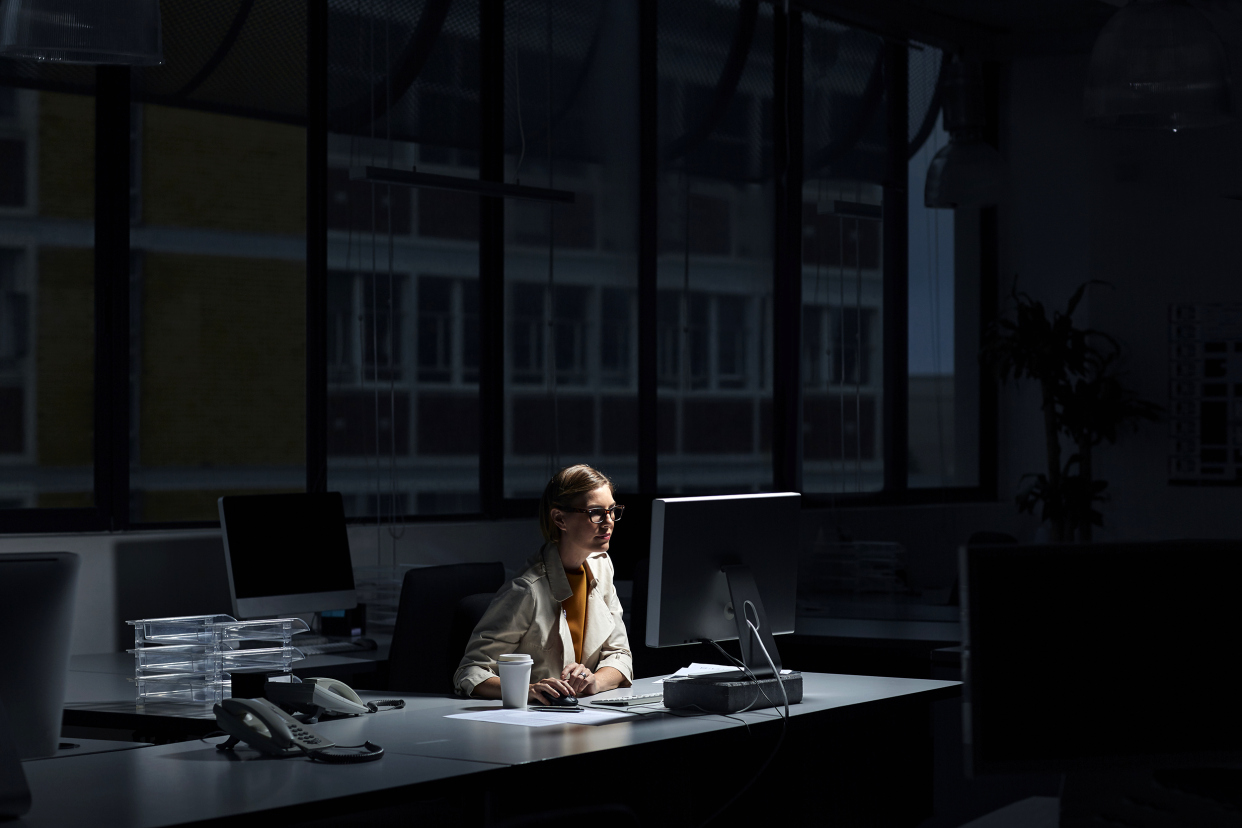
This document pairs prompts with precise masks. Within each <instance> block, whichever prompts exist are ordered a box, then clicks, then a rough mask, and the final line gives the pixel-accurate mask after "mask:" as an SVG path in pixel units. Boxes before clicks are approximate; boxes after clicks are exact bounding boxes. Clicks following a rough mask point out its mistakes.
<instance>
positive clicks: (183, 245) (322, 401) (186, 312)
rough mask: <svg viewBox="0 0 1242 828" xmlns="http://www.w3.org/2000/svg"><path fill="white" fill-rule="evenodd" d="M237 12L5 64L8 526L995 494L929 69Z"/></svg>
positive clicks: (300, 7)
mask: <svg viewBox="0 0 1242 828" xmlns="http://www.w3.org/2000/svg"><path fill="white" fill-rule="evenodd" d="M250 5H251V4H242V6H241V7H239V8H238V9H232V7H229V8H225V7H223V6H213V5H212V4H199V6H194V7H193V8H188V7H187V8H185V9H181V8H177V9H176V10H175V11H170V13H169V17H168V19H167V20H166V26H165V29H166V31H165V47H166V57H167V63H166V65H165V66H163V67H159V68H156V69H150V70H141V71H138V70H134V71H133V72H132V73H131V72H130V71H129V70H123V69H117V68H115V67H110V68H104V69H100V70H98V72H97V71H96V70H95V69H94V68H89V67H88V68H80V69H75V68H66V67H53V68H50V69H49V68H44V67H35V66H33V65H31V66H27V65H24V64H22V65H17V64H14V65H13V66H10V65H9V64H8V63H6V64H4V65H3V66H0V81H2V82H0V526H2V527H4V528H10V527H12V528H16V529H23V528H24V529H32V528H40V529H41V528H45V527H49V526H53V525H63V526H64V527H65V528H69V527H70V526H90V527H94V528H112V529H117V528H126V527H129V526H134V525H153V524H189V523H195V522H197V523H201V524H206V523H210V522H212V521H213V520H214V519H215V515H216V505H215V504H216V499H217V498H218V497H219V496H220V495H222V494H229V493H239V492H266V491H289V490H302V489H306V488H310V489H330V490H338V491H341V492H342V493H343V494H344V495H345V500H346V508H347V513H348V514H349V516H350V517H352V518H355V519H365V520H373V519H378V520H379V521H380V522H391V523H392V524H393V527H392V528H393V531H394V532H396V531H398V530H397V527H396V525H395V524H396V523H399V522H400V520H402V519H404V518H405V517H406V516H427V517H453V516H470V515H479V514H483V515H487V516H492V517H497V516H502V515H507V514H528V513H529V507H530V502H529V501H530V499H532V498H534V497H537V496H538V495H539V493H540V491H541V489H542V486H543V485H544V483H545V481H546V480H547V478H548V476H549V475H550V473H552V472H553V471H554V470H555V469H556V468H558V467H559V466H563V465H567V464H570V463H575V462H586V463H591V464H593V465H596V466H598V467H600V468H601V469H603V470H604V471H605V472H607V473H608V474H610V475H611V476H612V478H613V479H614V480H615V481H616V482H617V483H618V485H619V487H620V489H621V490H622V491H623V492H625V493H627V494H631V493H633V494H641V495H648V496H649V495H655V494H698V493H722V492H747V491H767V490H773V489H775V488H782V489H783V488H789V487H794V486H798V487H800V488H801V490H802V491H803V492H804V493H805V494H806V495H807V502H808V503H814V502H831V501H834V500H835V501H838V502H839V501H840V500H842V499H847V498H848V499H853V500H854V502H874V501H877V500H881V499H889V500H891V499H898V500H900V499H903V498H906V497H914V498H918V497H920V496H921V495H920V493H919V492H917V491H912V490H919V489H933V490H941V491H943V490H949V489H957V490H961V491H959V493H958V494H956V495H954V496H961V497H970V496H977V495H980V494H982V493H983V491H984V489H985V488H986V487H987V485H988V483H989V481H987V480H985V479H983V477H982V476H981V474H980V468H981V463H983V462H984V461H985V459H986V457H985V455H986V454H987V446H986V445H984V444H982V443H981V442H980V438H979V436H978V432H979V429H978V425H979V423H980V418H979V408H980V405H981V395H980V383H981V377H980V372H979V370H978V366H977V364H976V363H975V353H976V352H977V348H978V336H979V331H978V328H979V321H980V317H981V314H980V308H981V307H982V306H983V305H984V304H986V303H985V302H984V300H983V299H981V296H982V293H983V291H982V289H981V284H982V283H983V281H984V279H983V278H982V275H981V273H982V266H981V265H980V262H981V261H982V259H981V258H980V256H979V255H978V251H979V250H980V248H981V247H982V246H983V245H984V243H985V241H986V240H987V239H988V238H989V237H988V233H990V232H994V227H993V225H994V222H991V223H989V219H988V217H987V216H986V215H985V214H982V213H980V212H979V211H974V212H971V211H960V210H959V211H957V212H956V214H954V213H952V212H945V211H928V210H925V209H924V208H923V207H922V206H921V202H922V198H921V193H922V189H923V180H924V176H925V172H926V169H927V165H928V163H929V161H930V158H931V156H932V155H933V154H934V153H935V152H936V150H937V149H939V148H940V147H941V146H943V145H944V142H945V141H946V140H947V136H946V135H945V133H944V132H943V131H942V130H941V129H940V128H939V126H938V111H939V103H938V101H939V97H938V95H937V92H936V90H937V88H938V82H939V78H940V75H941V69H940V67H941V52H940V51H939V50H938V49H936V48H933V47H930V46H925V45H922V44H910V45H909V46H908V47H906V46H901V45H898V43H897V42H896V41H893V40H889V39H886V38H885V37H884V36H883V35H882V34H879V33H875V32H872V31H866V30H862V29H859V28H855V27H851V26H849V25H846V24H845V23H842V22H840V21H838V20H830V19H827V18H823V17H820V16H817V15H816V14H814V13H812V12H809V11H805V10H798V9H794V10H792V11H786V10H785V7H784V6H783V5H781V4H772V3H764V2H758V0H685V2H678V3H660V2H656V0H637V2H633V3H629V2H614V1H613V0H512V1H511V2H504V3H499V2H483V3H456V2H449V0H412V2H408V3H401V4H391V3H390V4H348V3H330V4H312V5H311V6H309V7H307V6H306V5H305V4H302V3H297V2H293V0H272V2H271V3H267V4H259V5H256V6H255V7H254V8H253V9H251V8H250ZM200 6H201V8H200ZM308 9H309V12H308ZM308 15H309V16H308ZM276 32H280V33H281V34H280V35H279V36H277V35H276V34H275V33H276ZM303 34H305V37H303V36H302V35H303ZM303 61H304V62H303ZM14 67H16V68H14ZM109 78H111V80H110V81H109V80H107V79H109ZM903 79H904V80H903ZM105 81H107V82H106V83H105ZM6 83H7V84H8V85H7V86H6V85H4V84H6ZM97 83H98V85H97ZM903 83H904V87H903ZM53 90H54V91H53ZM98 113H103V114H98ZM97 120H99V124H97V123H96V121H97ZM903 135H904V139H903ZM97 159H99V160H101V161H102V163H103V164H104V166H102V167H99V168H96V160H97ZM118 171H119V172H118ZM377 171H378V172H377ZM386 171H387V172H386ZM120 172H124V173H125V175H121V174H120ZM427 174H430V176H433V177H438V178H432V177H428V175H427ZM385 176H387V179H385ZM96 181H99V182H103V183H102V184H100V185H99V186H98V187H97V186H96V183H95V182H96ZM567 193H568V194H572V195H571V197H566V194H567ZM97 203H99V204H103V203H107V204H109V205H111V206H110V207H109V208H108V209H107V210H103V209H101V210H98V211H97V210H96V204H97ZM126 204H127V205H128V210H125V209H124V206H125V205H126ZM96 212H99V213H100V215H96ZM990 227H991V228H992V229H989V228H990ZM97 252H98V255H96V253H97ZM126 261H127V262H128V267H127V268H126V267H125V266H124V264H125V262H126ZM49 507H50V508H49ZM52 512H55V513H56V515H57V516H58V517H57V519H56V521H53V520H50V519H47V516H48V515H49V514H51V513H52ZM36 513H42V517H37V516H36ZM64 516H69V517H74V520H76V521H77V522H76V523H75V522H73V521H70V522H69V523H63V522H61V523H58V522H57V521H59V520H60V518H61V517H64ZM75 516H76V517H75Z"/></svg>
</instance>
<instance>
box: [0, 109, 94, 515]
mask: <svg viewBox="0 0 1242 828" xmlns="http://www.w3.org/2000/svg"><path fill="white" fill-rule="evenodd" d="M94 125H95V100H94V98H93V97H91V96H89V95H73V94H63V93H55V92H39V91H35V90H30V89H15V88H12V87H5V86H0V509H44V510H47V509H53V510H54V509H75V508H80V509H89V508H91V507H93V506H94V505H95V480H94V466H95V460H94V458H95V454H94V441H95V423H94V413H95V406H94V403H95V389H94V368H95V288H94V264H93V254H94V251H93V244H92V222H93V218H94V207H95V204H94V189H93V187H92V184H91V182H92V178H93V176H92V175H91V173H92V170H93V166H94V160H93V154H94V143H93V140H92V138H93V133H94ZM49 159H55V161H54V163H53V162H51V161H50V160H49Z"/></svg>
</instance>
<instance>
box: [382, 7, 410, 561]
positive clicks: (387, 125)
mask: <svg viewBox="0 0 1242 828" xmlns="http://www.w3.org/2000/svg"><path fill="white" fill-rule="evenodd" d="M392 19H393V5H392V0H388V4H387V11H386V12H385V19H384V65H385V66H386V67H387V70H386V71H385V72H384V84H385V92H386V93H387V96H386V98H385V99H386V100H388V101H390V102H391V101H392V54H391V44H392V31H391V29H392ZM392 112H393V109H392V105H391V103H390V105H389V107H388V109H386V110H385V112H384V142H385V144H386V146H387V148H388V168H389V169H392V168H393V166H394V159H393V142H392ZM402 197H404V198H408V197H409V196H408V195H407V194H405V193H404V192H402ZM393 218H394V217H393V195H392V185H391V184H389V185H388V421H389V423H390V425H391V430H392V437H391V439H390V440H389V443H388V445H389V450H390V453H389V457H388V496H389V498H390V499H391V507H392V510H391V512H390V513H389V523H388V537H389V538H390V539H391V540H392V566H393V571H394V572H395V571H396V568H397V540H398V539H400V538H401V537H402V536H404V535H405V513H406V510H405V509H401V510H398V509H397V488H398V486H397V476H398V475H397V348H399V347H400V342H398V341H397V339H396V337H397V302H396V299H397V295H396V282H397V278H396V274H395V272H394V264H393V259H394V252H395V251H394V238H395V233H396V230H395V227H394V224H395V222H394V221H393ZM398 520H399V521H401V529H400V530H398V529H397V521H398Z"/></svg>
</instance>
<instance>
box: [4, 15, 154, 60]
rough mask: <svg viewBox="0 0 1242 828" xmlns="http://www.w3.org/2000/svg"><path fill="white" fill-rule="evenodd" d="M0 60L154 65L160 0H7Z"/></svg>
mask: <svg viewBox="0 0 1242 828" xmlns="http://www.w3.org/2000/svg"><path fill="white" fill-rule="evenodd" d="M0 56H3V57H7V58H13V59H17V60H41V61H51V62H57V63H87V64H94V65H100V64H118V65H125V66H158V65H160V64H162V63H163V62H164V45H163V39H162V37H161V32H160V4H159V0H8V2H6V3H5V4H4V8H3V11H0Z"/></svg>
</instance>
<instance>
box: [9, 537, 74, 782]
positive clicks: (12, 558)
mask: <svg viewBox="0 0 1242 828" xmlns="http://www.w3.org/2000/svg"><path fill="white" fill-rule="evenodd" d="M77 585H78V556H77V555H75V554H73V553H72V552H29V553H4V554H0V629H2V630H5V644H4V666H3V668H0V703H2V704H3V705H4V710H5V713H6V718H7V719H8V724H9V730H10V731H11V734H12V739H13V742H14V744H15V745H16V748H17V755H18V756H20V757H21V758H22V759H34V758H37V757H41V756H52V755H54V754H55V753H56V746H57V745H58V744H59V742H60V720H61V716H62V715H63V713H64V707H65V678H66V673H67V672H68V670H69V639H70V637H71V636H72V634H73V610H74V598H75V596H76V594H77Z"/></svg>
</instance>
